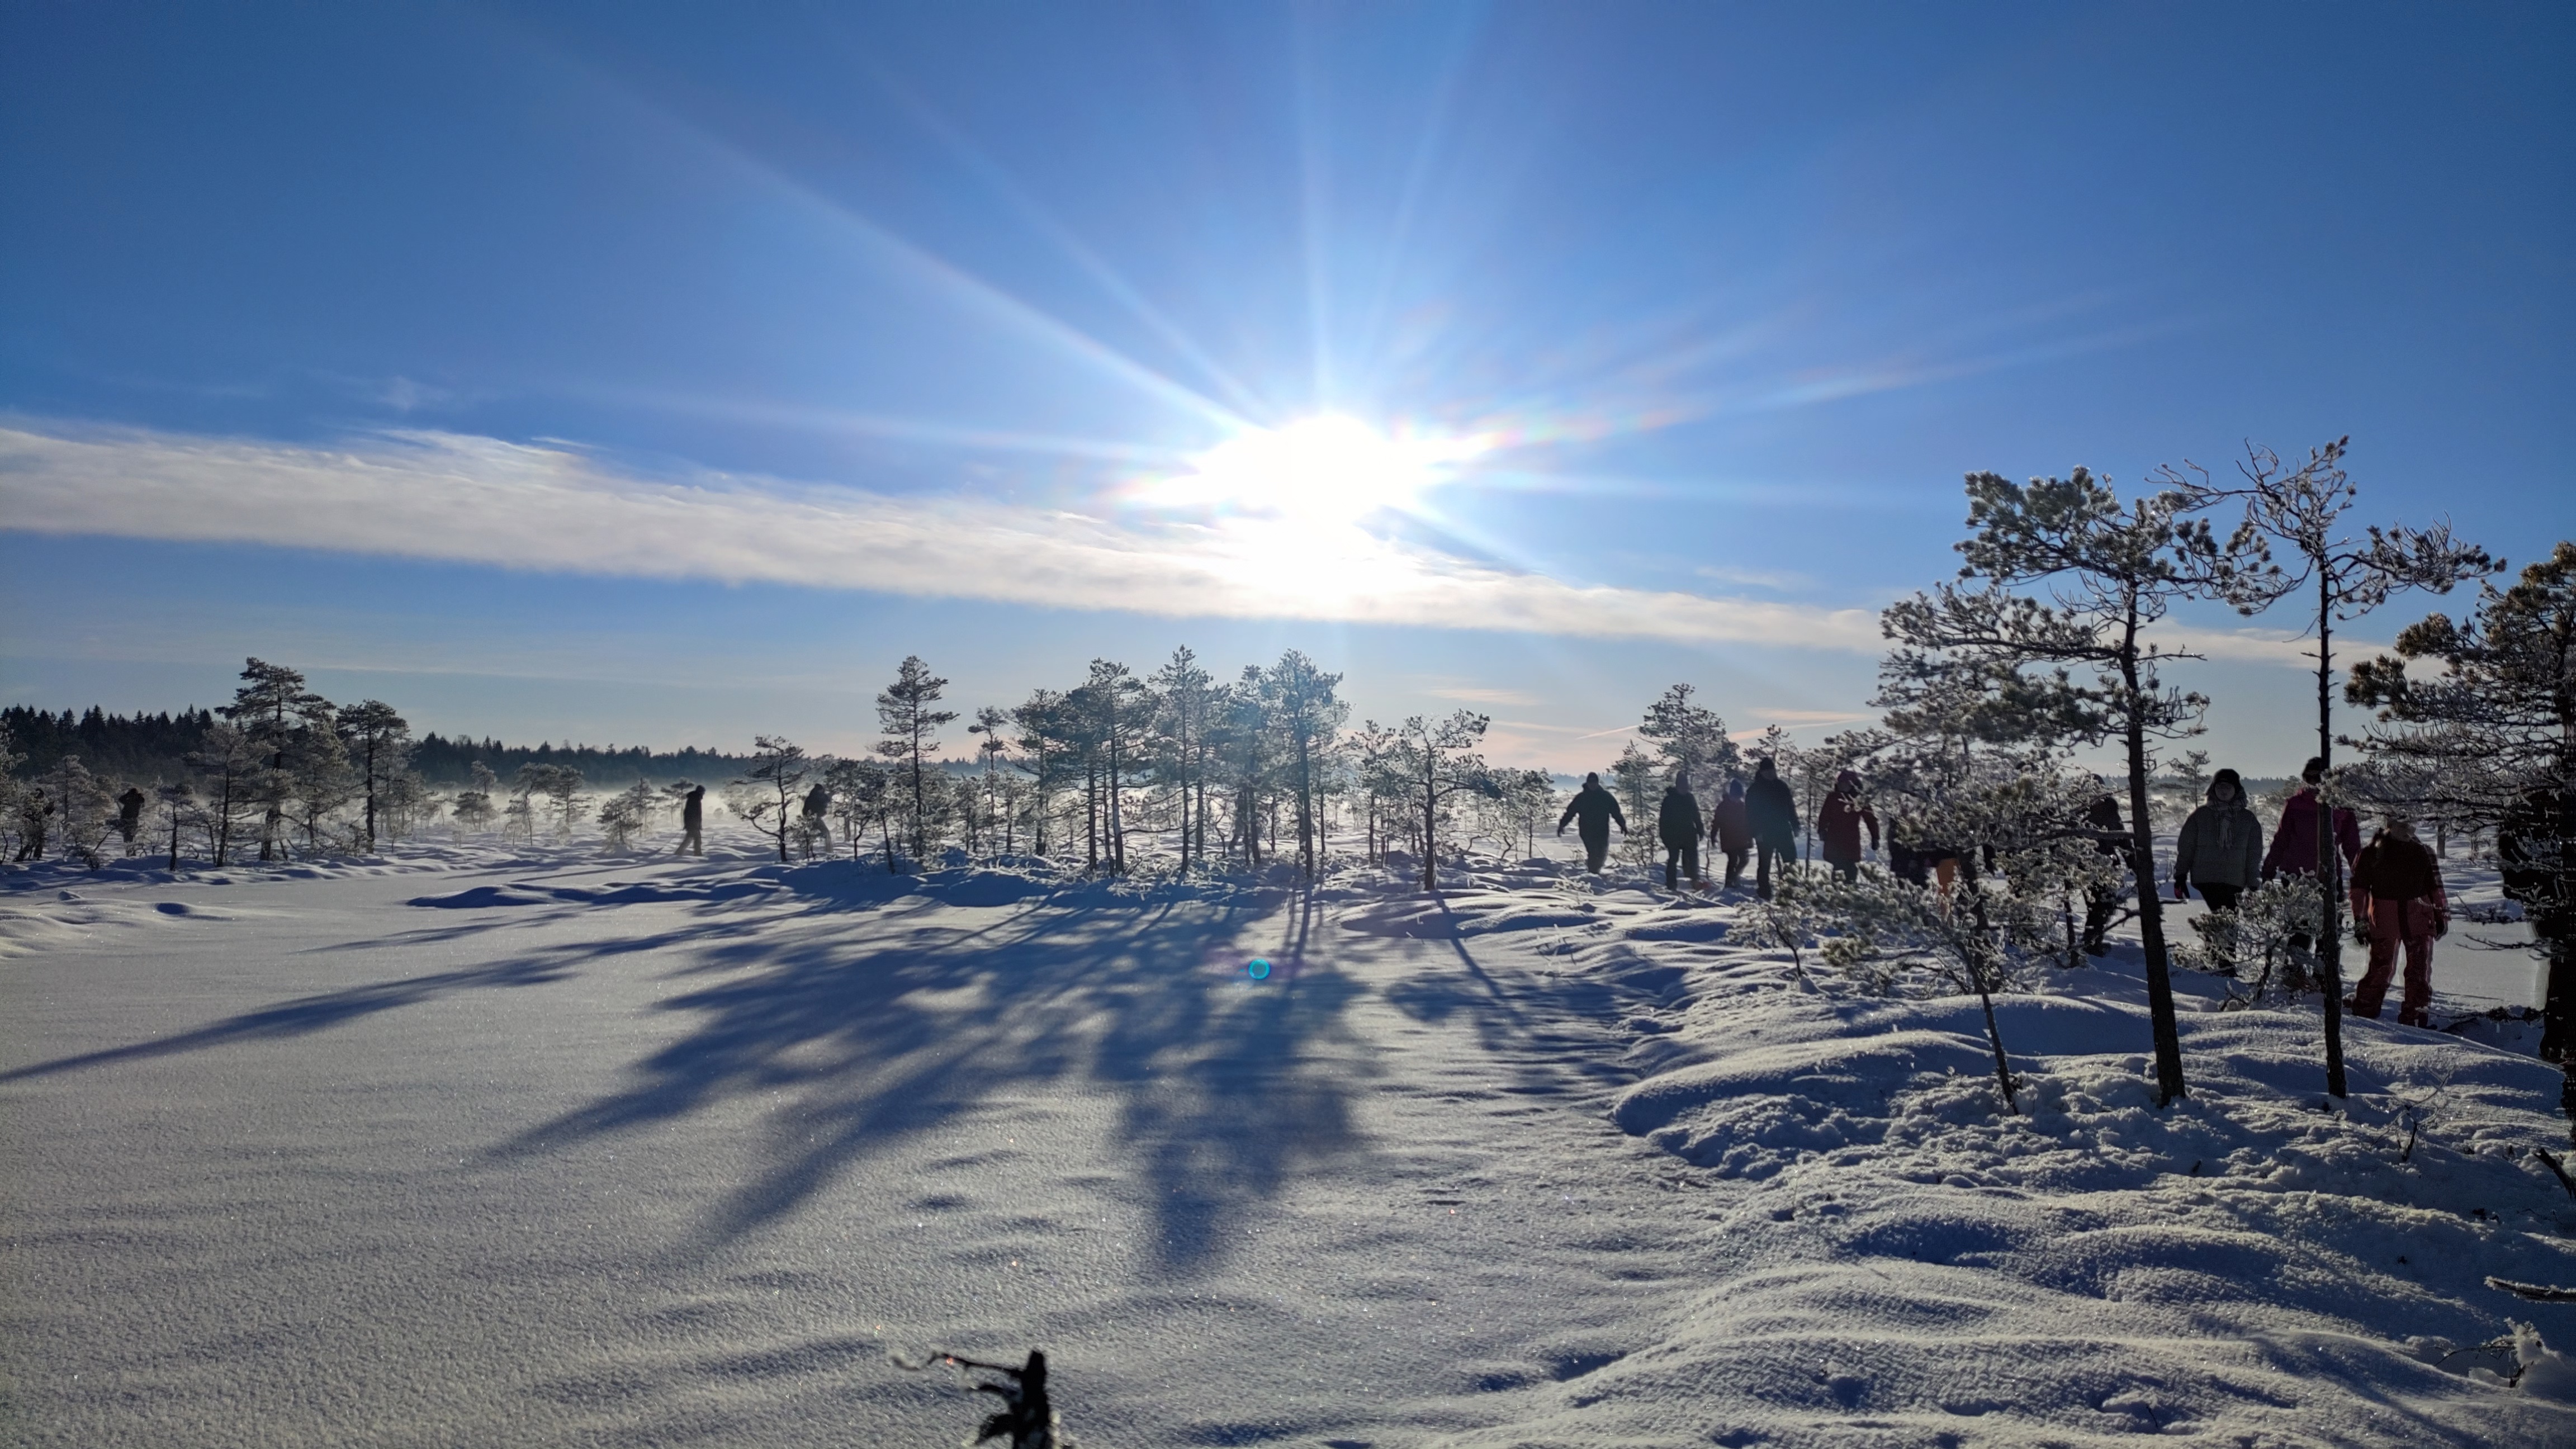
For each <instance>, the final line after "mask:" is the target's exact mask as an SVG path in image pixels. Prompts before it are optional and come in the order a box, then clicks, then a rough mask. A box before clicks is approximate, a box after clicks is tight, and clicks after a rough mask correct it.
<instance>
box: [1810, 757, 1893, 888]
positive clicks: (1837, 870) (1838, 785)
mask: <svg viewBox="0 0 2576 1449" xmlns="http://www.w3.org/2000/svg"><path fill="white" fill-rule="evenodd" d="M1864 825H1866V826H1868V827H1869V848H1870V849H1872V850H1876V849H1878V817H1877V816H1876V815H1873V814H1871V813H1870V810H1869V807H1868V806H1867V805H1865V804H1863V803H1861V798H1860V776H1858V775H1855V774H1853V773H1852V772H1851V771H1849V770H1845V771H1843V772H1842V773H1841V774H1839V775H1836V776H1835V777H1834V792H1833V793H1832V794H1830V795H1827V796H1826V797H1825V803H1824V806H1823V808H1821V809H1819V810H1818V811H1817V812H1816V840H1817V842H1818V843H1819V844H1821V845H1822V846H1824V848H1825V864H1827V865H1830V866H1832V867H1833V868H1834V874H1836V875H1838V876H1841V877H1842V878H1843V879H1844V880H1852V879H1855V878H1857V877H1858V876H1859V875H1860V831H1861V827H1862V826H1864Z"/></svg>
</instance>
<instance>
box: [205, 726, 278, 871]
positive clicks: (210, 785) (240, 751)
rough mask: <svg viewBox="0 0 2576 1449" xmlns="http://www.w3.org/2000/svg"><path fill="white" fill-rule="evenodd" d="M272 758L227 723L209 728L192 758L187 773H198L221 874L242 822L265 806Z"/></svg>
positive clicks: (212, 844) (240, 731) (215, 861)
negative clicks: (265, 788)
mask: <svg viewBox="0 0 2576 1449" xmlns="http://www.w3.org/2000/svg"><path fill="white" fill-rule="evenodd" d="M269 758H270V757H269V754H268V752H267V751H266V750H264V749H262V748H261V746H260V745H259V744H258V743H257V742H256V741H254V740H253V739H252V738H251V737H250V734H249V732H247V731H245V730H243V729H242V728H241V727H240V726H238V725H234V724H230V723H225V722H217V723H215V724H211V725H208V726H207V727H206V732H205V734H204V735H203V736H201V737H200V738H199V739H198V741H197V748H195V749H194V750H191V751H189V753H188V767H189V768H190V769H192V770H195V771H196V772H197V783H198V784H199V786H200V787H202V788H201V789H200V791H199V794H200V796H201V798H202V799H203V800H204V802H205V804H204V809H205V812H206V827H207V833H208V835H209V837H210V840H211V849H212V853H213V855H214V864H215V868H216V869H218V870H221V869H222V868H223V867H224V865H225V864H226V863H227V862H229V861H230V860H231V858H232V850H233V839H234V837H235V835H236V834H238V833H239V831H240V830H241V827H242V820H243V817H244V816H245V815H247V814H248V813H250V812H251V811H252V810H254V809H255V808H257V807H258V806H260V805H261V804H264V803H265V802H264V796H265V793H266V792H265V790H264V789H263V785H264V783H265V781H266V779H267V776H268V761H269Z"/></svg>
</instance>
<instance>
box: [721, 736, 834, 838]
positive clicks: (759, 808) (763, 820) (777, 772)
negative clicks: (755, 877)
mask: <svg viewBox="0 0 2576 1449" xmlns="http://www.w3.org/2000/svg"><path fill="white" fill-rule="evenodd" d="M751 761H752V763H751V769H750V771H749V772H747V773H746V774H745V775H744V777H743V778H742V779H739V780H736V781H734V782H733V785H732V787H731V788H729V789H728V790H727V791H726V803H727V804H729V805H731V806H732V807H733V813H734V814H735V815H737V816H739V817H740V818H742V819H743V820H745V821H747V822H749V823H750V825H751V828H752V829H754V830H757V831H759V832H760V833H761V835H762V836H764V837H766V838H767V839H768V840H769V842H770V843H771V844H773V845H775V846H777V847H778V863H779V864H781V865H785V864H786V863H787V842H788V841H789V839H791V838H792V837H793V836H794V835H795V833H796V828H797V820H798V810H799V809H800V807H801V806H802V804H803V795H804V788H805V779H806V776H808V775H809V774H811V773H812V772H813V771H812V764H813V762H812V761H811V760H810V759H808V758H807V756H806V754H805V750H804V748H803V747H802V746H800V745H798V744H797V743H796V742H795V741H793V740H790V739H788V738H787V737H785V736H784V735H754V736H753V737H752V741H751Z"/></svg>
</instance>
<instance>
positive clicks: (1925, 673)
mask: <svg viewBox="0 0 2576 1449" xmlns="http://www.w3.org/2000/svg"><path fill="white" fill-rule="evenodd" d="M1967 491H1968V503H1969V510H1968V528H1969V536H1968V537H1967V538H1966V539H1965V540H1964V541H1962V542H1961V543H1960V544H1959V545H1958V549H1959V552H1960V553H1961V555H1962V556H1963V557H1964V558H1965V559H1966V561H1967V562H1966V564H1965V565H1964V566H1963V567H1962V568H1961V569H1960V571H1959V573H1960V577H1961V579H1963V580H1968V581H1980V580H1981V581H1982V584H1981V586H1978V587H1962V586H1961V585H1959V584H1942V585H1939V586H1937V587H1936V588H1934V589H1932V590H1930V591H1929V592H1926V593H1919V594H1916V595H1915V596H1914V597H1912V598H1910V599H1905V600H1900V601H1899V602H1897V603H1896V604H1894V605H1892V606H1890V607H1889V608H1888V609H1887V611H1886V612H1885V614H1884V615H1882V616H1881V627H1882V628H1883V629H1884V630H1885V631H1886V633H1887V636H1888V637H1889V638H1891V639H1893V640H1895V641H1897V644H1898V649H1897V650H1896V652H1895V653H1893V654H1891V655H1890V656H1889V667H1891V668H1892V669H1893V670H1894V671H1895V673H1896V674H1897V676H1898V677H1899V678H1926V677H1932V676H1939V675H1943V674H1948V675H1951V676H1952V677H1954V678H1956V679H1959V680H1963V681H1967V682H1968V683H1970V684H1971V685H1974V686H1977V687H1980V688H1984V689H1987V690H1989V691H1995V690H2004V689H2009V690H2019V691H2024V692H2028V693H2031V694H2033V695H2035V696H2036V702H2037V703H2038V704H2039V705H2040V707H2041V708H2043V709H2044V710H2046V711H2047V712H2048V713H2049V714H2050V715H2051V716H2052V717H2053V718H2055V719H2057V720H2059V721H2061V722H2063V723H2065V724H2067V725H2070V726H2072V727H2074V728H2076V729H2078V730H2080V732H2081V733H2082V734H2084V735H2085V736H2086V737H2088V739H2089V740H2091V741H2093V742H2102V741H2107V740H2112V739H2116V740H2118V741H2119V742H2120V744H2121V746H2122V748H2123V750H2124V752H2125V753H2126V756H2127V761H2128V774H2129V808H2130V811H2131V827H2132V832H2133V839H2132V840H2131V843H2130V863H2131V868H2132V870H2133V871H2134V872H2135V874H2136V876H2137V883H2138V926H2139V935H2140V937H2141V939H2142V941H2143V943H2144V945H2145V947H2146V958H2147V961H2146V966H2147V1006H2148V1014H2149V1016H2150V1018H2151V1019H2152V1022H2153V1029H2154V1035H2155V1054H2156V1082H2157V1091H2158V1094H2159V1100H2160V1102H2161V1103H2171V1102H2172V1101H2174V1100H2175V1099H2176V1098H2178V1097H2181V1096H2183V1095H2185V1083H2184V1080H2183V1069H2182V1042H2181V1036H2180V1032H2179V1029H2178V1027H2177V1025H2176V1023H2175V1019H2174V1003H2173V981H2172V978H2171V976H2170V974H2169V963H2168V961H2167V959H2166V949H2165V936H2164V917H2163V913H2162V908H2161V901H2160V899H2159V897H2158V895H2157V891H2156V881H2155V837H2154V823H2153V820H2152V818H2151V816H2150V815H2149V813H2148V807H2147V786H2148V775H2149V770H2150V766H2151V763H2152V762H2151V759H2150V756H2149V752H2148V741H2149V740H2150V739H2156V738H2182V737H2186V736H2189V735H2192V734H2197V733H2198V732H2199V730H2200V719H2201V716H2202V714H2203V713H2204V712H2205V710H2206V708H2207V705H2208V701H2207V700H2206V699H2204V698H2202V697H2201V696H2199V695H2196V694H2183V693H2180V692H2178V691H2172V690H2168V689H2166V688H2165V687H2164V686H2163V684H2162V683H2161V681H2160V679H2159V677H2158V668H2159V666H2160V665H2162V664H2164V663H2168V662H2171V661H2173V660H2176V659H2184V658H2193V657H2196V656H2193V655H2190V654H2187V653H2183V652H2180V651H2176V650H2172V649H2167V648H2163V647H2160V646H2158V645H2156V644H2154V643H2152V642H2150V641H2149V640H2148V639H2147V638H2146V637H2145V631H2146V630H2147V629H2148V628H2149V627H2151V626H2152V625H2154V624H2155V623H2157V622H2158V621H2159V620H2161V619H2163V618H2164V617H2165V615H2166V614H2167V613H2168V612H2169V611H2170V610H2171V609H2172V607H2173V605H2174V604H2175V603H2176V602H2178V601H2182V600H2188V599H2219V600H2224V601H2227V602H2237V601H2239V600H2240V599H2244V598H2248V597H2251V596H2253V595H2254V594H2255V593H2257V592H2259V589H2260V587H2261V586H2262V584H2263V582H2264V580H2263V578H2262V569H2263V565H2264V550H2263V548H2262V545H2261V540H2260V538H2259V536H2258V535H2257V534H2256V533H2255V531H2254V530H2253V529H2252V528H2251V527H2250V526H2249V527H2245V528H2240V529H2238V530H2237V532H2236V534H2235V535H2234V536H2233V537H2231V538H2228V539H2225V540H2221V539H2219V538H2217V537H2216V536H2215V535H2214V534H2213V533H2212V532H2211V530H2210V528H2209V525H2208V524H2207V523H2206V522H2204V521H2200V520H2198V519H2197V518H2195V517H2194V516H2193V515H2195V514H2196V513H2198V512H2200V511H2202V510H2205V509H2207V508H2209V507H2211V506H2212V505H2213V504H2214V503H2215V502H2216V501H2217V497H2216V495H2215V494H2214V492H2212V491H2211V490H2207V489H2203V488H2194V487H2186V486H2176V487H2170V488H2166V489H2164V490H2162V491H2160V492H2157V493H2154V494H2151V495H2148V496H2144V497H2140V498H2136V499H2133V500H2131V501H2130V502H2128V503H2125V504H2124V503H2123V502H2122V501H2121V500H2120V498H2119V496H2118V495H2117V494H2116V493H2114V492H2113V491H2112V489H2111V487H2110V485H2109V484H2107V483H2103V482H2098V481H2096V480H2095V479H2094V477H2093V476H2092V475H2091V474H2090V473H2088V472H2086V471H2085V470H2084V469H2081V468H2078V469H2076V470H2075V471H2074V473H2073V475H2072V476H2070V477H2068V478H2065V479H2062V480H2061V479H2056V478H2048V479H2033V480H2032V481H2031V482H2030V484H2029V485H2028V486H2027V487H2024V486H2021V485H2018V484H2014V483H2011V482H2009V481H2007V480H2005V479H2004V478H2002V477H2000V476H1998V475H1996V474H1993V473H1977V474H1972V475H1970V476H1969V478H1968V481H1967ZM2032 584H2038V585H2045V586H2046V587H2047V588H2048V590H2049V596H2048V598H2047V599H2046V600H2045V601H2043V600H2042V599H2040V598H2036V597H2032V596H2030V595H2026V594H2019V593H2015V592H2013V590H2014V588H2015V587H2016V586H2019V585H2032ZM2029 668H2037V669H2042V670H2054V671H2055V672H2054V673H2050V674H2042V675H2037V676H2034V675H2032V674H2030V673H2028V672H2027V670H2028V669H2029ZM2077 668H2081V669H2084V670H2086V671H2088V672H2089V673H2090V675H2091V677H2090V678H2089V679H2085V680H2077V679H2075V678H2074V677H2073V675H2072V670H2074V669H2077Z"/></svg>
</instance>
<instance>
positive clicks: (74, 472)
mask: <svg viewBox="0 0 2576 1449" xmlns="http://www.w3.org/2000/svg"><path fill="white" fill-rule="evenodd" d="M0 527H5V528H9V529H14V530H19V531H25V532H36V533H56V534H103V535H111V536H120V537H134V538H153V539H163V540H172V541H184V542H204V543H243V544H266V545H277V546H286V547H298V548H316V549H330V550H340V551H346V552H353V553H364V554H378V555H391V556H397V557H406V558H420V559H436V560H444V561H451V562H459V563H474V564H486V565H494V566H499V567H504V568H514V569H527V570H537V571H545V572H554V573H577V574H600V575H618V576H628V577H645V578H669V579H708V580H717V581H722V582H728V583H777V584H790V585H799V586H804V587H811V588H826V589H855V590H869V591H875V592H883V593H892V594H904V595H914V596H928V597H944V598H971V599H985V600H993V601H998V602H1005V603H1016V604H1026V605H1032V606H1043V607H1055V608H1072V609H1093V610H1121V611H1131V612H1136V613H1143V614H1152V615H1160V616H1165V617H1178V618H1260V619H1309V620H1318V621H1337V622H1345V623H1370V624H1390V625H1412V626H1428V627H1438V628H1465V629H1486V630H1501V631H1510V632H1522V633H1532V634H1543V635H1560V636H1573V637H1592V638H1642V639H1663V640H1669V641H1674V642H1681V643H1695V644H1706V643H1726V642H1740V643H1753V644H1764V645H1775V646H1778V645H1785V646H1790V647H1803V648H1811V649H1831V650H1840V651H1851V652H1860V653H1875V652H1877V651H1878V649H1879V648H1880V639H1879V633H1878V623H1877V617H1876V615H1875V614H1873V613H1871V612H1870V611H1868V610H1863V609H1820V608H1812V607H1803V606H1795V605H1788V604H1781V603H1774V602H1767V601H1761V600H1748V599H1728V598H1713V597H1708V596H1704V595H1698V594H1689V593H1682V592H1678V591H1654V590H1643V589H1629V588H1615V587H1607V586H1594V585H1584V584H1578V583H1572V582H1568V581H1565V580H1561V579H1557V578H1552V577H1548V576H1546V575H1543V574H1537V573H1528V572H1514V571H1510V570H1506V569H1501V568H1496V567H1492V566H1490V565H1486V564H1481V563H1477V562H1473V561H1469V560H1464V559H1460V558H1456V557H1452V556H1450V555H1446V554H1442V553H1439V552H1437V551H1434V550H1430V549H1426V548H1422V547H1420V546H1417V545H1410V544H1404V543H1399V542H1395V541H1391V540H1388V539H1384V538H1380V537H1377V536H1375V535H1373V534H1369V533H1367V532H1364V531H1362V530H1360V529H1357V528H1344V527H1336V528H1315V527H1309V526H1299V525H1297V524H1294V523H1286V522H1277V521H1265V520H1257V519H1220V520H1200V521H1192V520H1168V519H1156V518H1145V517H1137V516H1133V515H1130V514H1123V513H1120V514H1111V513H1104V514H1101V515H1093V514H1086V513H1078V512H1072V511H1065V510H1054V509H1039V508H1031V507H1026V506H1021V505H1010V504H1003V503H997V502H991V501H986V500H981V499H974V498H966V497H959V496H954V495H942V496H938V497H924V496H910V495H902V496H899V495H890V494H881V493H871V492H866V491H861V490H855V489H845V488H821V487H812V486H805V485H797V484H790V483H785V482H780V481H776V480H769V479H754V478H744V477H739V476H734V475H725V474H714V473H709V474H704V475H700V476H697V477H694V478H691V479H688V480H687V481H681V482H671V481H660V480H651V479H644V478H638V477H632V476H628V475H626V474H623V473H620V472H618V471H616V470H615V469H613V468H611V467H608V466H606V465H605V464H603V463H601V462H600V461H598V460H597V459H594V458H592V457H590V456H588V455H586V454H584V453H582V452H580V451H578V450H575V449H572V448H569V447H539V446H530V445H527V444H520V443H510V442H504V441H501V440H498V439H493V438H485V437H474V436H468V435H462V434H455V433H439V432H404V433H393V434H384V435H378V436H372V437H367V438H362V439H354V440H350V441H348V442H346V443H343V444H341V445H338V446H333V447H315V446H303V445H289V444H278V443H268V442H257V441H244V440H235V439H221V438H207V437H195V436H187V435H180V434H171V433H157V432H139V431H114V432H106V431H99V432H77V431H73V430H68V429H64V430H56V431H47V432H39V431H33V430H30V429H25V428H20V429H0Z"/></svg>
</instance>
